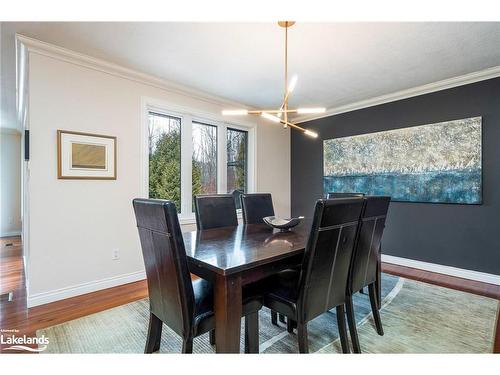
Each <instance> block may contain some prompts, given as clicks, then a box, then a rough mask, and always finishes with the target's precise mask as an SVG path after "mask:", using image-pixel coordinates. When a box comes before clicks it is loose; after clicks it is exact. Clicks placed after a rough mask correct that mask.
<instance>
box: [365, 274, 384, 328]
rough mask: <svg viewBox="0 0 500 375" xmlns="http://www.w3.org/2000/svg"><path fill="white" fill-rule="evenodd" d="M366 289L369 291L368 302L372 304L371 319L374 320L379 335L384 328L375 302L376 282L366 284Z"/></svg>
mask: <svg viewBox="0 0 500 375" xmlns="http://www.w3.org/2000/svg"><path fill="white" fill-rule="evenodd" d="M368 291H369V292H370V304H371V305H372V313H373V319H374V320H375V327H376V328H377V333H378V334H379V335H380V336H383V335H384V329H383V328H382V320H381V319H380V311H379V307H378V303H377V290H376V283H371V284H370V285H368Z"/></svg>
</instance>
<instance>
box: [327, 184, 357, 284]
mask: <svg viewBox="0 0 500 375" xmlns="http://www.w3.org/2000/svg"><path fill="white" fill-rule="evenodd" d="M364 196H365V194H364V193H337V192H330V193H328V194H327V198H328V199H337V198H350V197H364ZM359 292H360V293H361V294H365V289H364V288H361V290H360V291H359Z"/></svg>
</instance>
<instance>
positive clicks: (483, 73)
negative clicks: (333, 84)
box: [294, 66, 500, 123]
mask: <svg viewBox="0 0 500 375" xmlns="http://www.w3.org/2000/svg"><path fill="white" fill-rule="evenodd" d="M497 77H500V66H494V67H492V68H488V69H484V70H480V71H477V72H473V73H468V74H464V75H461V76H458V77H453V78H448V79H444V80H441V81H437V82H433V83H428V84H425V85H422V86H417V87H413V88H410V89H406V90H401V91H397V92H393V93H391V94H386V95H381V96H376V97H374V98H370V99H365V100H361V101H359V102H355V103H351V104H346V105H343V106H340V107H334V108H329V109H327V110H326V112H324V113H321V114H320V115H309V116H307V115H305V116H300V117H296V118H295V119H294V120H295V122H296V123H302V122H306V121H311V120H317V119H320V118H325V117H329V116H333V115H338V114H341V113H346V112H351V111H356V110H358V109H363V108H368V107H373V106H376V105H380V104H385V103H390V102H395V101H398V100H402V99H407V98H412V97H415V96H420V95H424V94H430V93H433V92H436V91H441V90H446V89H451V88H453V87H458V86H464V85H468V84H470V83H475V82H480V81H485V80H487V79H491V78H497Z"/></svg>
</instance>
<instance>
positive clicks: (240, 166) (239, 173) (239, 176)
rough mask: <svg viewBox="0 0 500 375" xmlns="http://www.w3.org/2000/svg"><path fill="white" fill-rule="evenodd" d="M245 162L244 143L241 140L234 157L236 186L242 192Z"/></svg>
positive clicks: (244, 178)
mask: <svg viewBox="0 0 500 375" xmlns="http://www.w3.org/2000/svg"><path fill="white" fill-rule="evenodd" d="M245 160H246V143H245V142H244V141H243V140H242V141H240V144H239V146H238V154H237V155H236V160H235V161H236V162H237V166H236V186H237V187H238V188H239V189H241V190H244V188H245V187H246V184H245V183H246V175H245V172H246V170H245V169H246V168H245Z"/></svg>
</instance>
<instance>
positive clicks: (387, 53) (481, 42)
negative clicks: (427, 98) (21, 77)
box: [3, 22, 500, 108]
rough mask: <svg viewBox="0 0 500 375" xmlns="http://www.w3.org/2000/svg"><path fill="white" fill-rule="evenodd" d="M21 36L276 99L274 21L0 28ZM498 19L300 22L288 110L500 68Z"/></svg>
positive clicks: (240, 95)
mask: <svg viewBox="0 0 500 375" xmlns="http://www.w3.org/2000/svg"><path fill="white" fill-rule="evenodd" d="M3 27H4V29H3V30H4V31H3V32H4V33H5V32H7V33H8V34H12V33H14V32H18V33H21V34H24V35H26V36H30V37H33V38H36V39H40V40H43V41H46V42H49V43H53V44H56V45H59V46H62V47H65V48H68V49H71V50H74V51H77V52H81V53H85V54H88V55H90V56H93V57H98V58H102V59H106V60H108V61H111V62H114V63H117V64H120V65H123V66H127V67H130V68H133V69H137V70H140V71H143V72H146V73H149V74H152V75H155V76H158V77H161V78H164V79H167V80H171V81H173V82H176V83H180V84H184V85H187V86H190V87H192V88H196V89H199V90H202V91H205V92H207V93H210V94H214V95H218V96H221V97H224V98H227V99H231V100H234V101H238V102H241V103H244V104H246V105H248V106H252V107H277V106H278V105H279V104H280V103H281V97H282V93H283V85H284V83H283V48H284V32H283V29H282V28H280V27H278V26H277V25H276V24H271V23H240V24H235V23H176V22H173V23H172V22H170V23H169V22H166V23H109V22H106V23H83V22H66V23H54V22H50V23H4V26H3ZM499 46H500V23H300V22H298V23H297V24H296V25H295V26H293V27H292V28H291V29H290V31H289V72H290V74H293V73H297V74H298V76H299V81H298V85H297V88H296V90H295V92H294V93H293V97H292V98H291V99H290V104H291V105H299V104H300V105H301V106H324V107H327V108H332V107H338V106H343V105H347V104H350V103H354V102H357V101H361V100H365V99H369V98H373V97H377V96H380V95H385V94H390V93H393V92H397V91H400V90H404V89H409V88H413V87H416V86H420V85H424V84H427V83H431V82H436V81H439V80H443V79H447V78H451V77H456V76H460V75H463V74H467V73H471V72H475V71H479V70H483V69H486V68H489V67H493V66H499V65H500V48H499Z"/></svg>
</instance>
